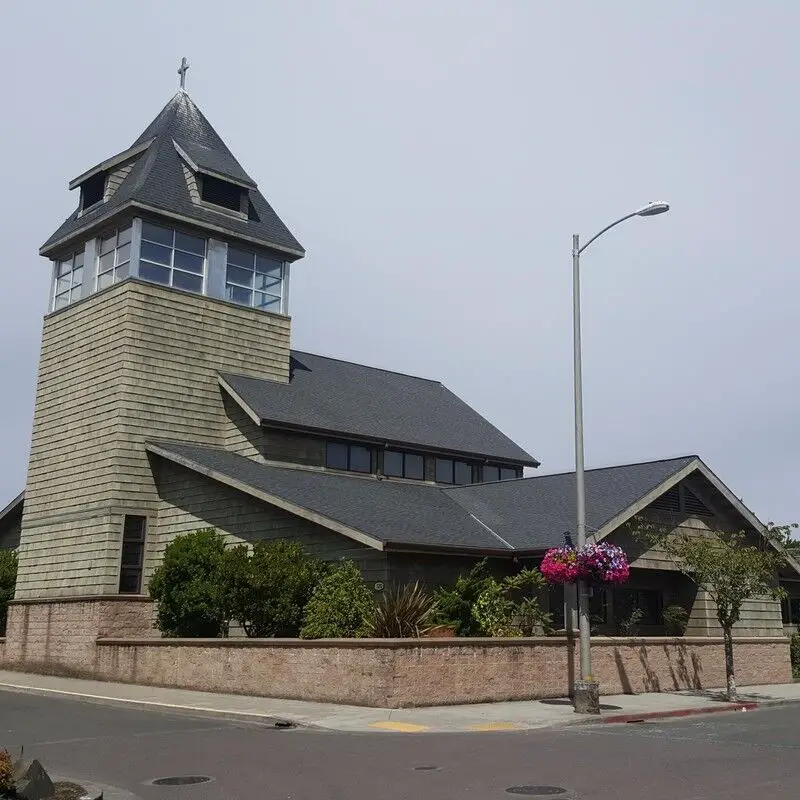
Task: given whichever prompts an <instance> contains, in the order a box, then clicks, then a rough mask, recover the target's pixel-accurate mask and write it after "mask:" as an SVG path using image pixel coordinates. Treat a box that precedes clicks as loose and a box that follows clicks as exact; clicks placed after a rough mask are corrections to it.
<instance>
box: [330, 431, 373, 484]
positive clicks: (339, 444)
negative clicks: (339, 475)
mask: <svg viewBox="0 0 800 800" xmlns="http://www.w3.org/2000/svg"><path fill="white" fill-rule="evenodd" d="M331 447H344V448H345V449H346V452H347V462H346V463H347V466H346V467H340V466H331V464H330V448H331ZM353 448H358V449H359V450H366V451H367V452H368V453H369V469H368V470H362V469H354V468H353V454H352V451H353ZM375 465H376V453H375V448H374V447H370V446H369V445H368V444H361V443H359V442H337V441H335V440H333V439H328V440H327V441H326V442H325V469H335V470H338V471H339V472H355V473H356V474H357V475H372V474H374V472H375Z"/></svg>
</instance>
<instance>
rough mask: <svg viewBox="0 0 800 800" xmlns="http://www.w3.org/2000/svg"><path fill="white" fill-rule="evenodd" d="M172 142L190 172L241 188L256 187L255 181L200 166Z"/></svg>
mask: <svg viewBox="0 0 800 800" xmlns="http://www.w3.org/2000/svg"><path fill="white" fill-rule="evenodd" d="M172 144H173V145H174V146H175V151H176V152H177V154H178V155H179V156H180V157H181V158H182V159H183V160H184V161H185V162H186V164H187V165H188V166H189V168H190V169H191V170H192V172H201V173H202V174H203V175H210V176H211V177H212V178H217V179H219V180H223V181H227V182H228V183H233V184H235V185H236V186H240V187H241V188H242V189H257V188H258V186H257V184H256V182H255V181H253V180H250V179H249V178H248V180H244V179H242V178H239V177H236V176H235V175H229V174H228V173H226V172H216V171H215V170H213V169H209V168H208V167H203V166H200V165H199V164H198V163H197V162H196V161H195V160H194V159H193V158H192V157H191V156H190V155H189V154H188V153H187V152H186V151H185V150H184V149H183V148H182V147H181V146H180V145H179V144H178V143H177V142H176V141H175V140H174V139H173V140H172Z"/></svg>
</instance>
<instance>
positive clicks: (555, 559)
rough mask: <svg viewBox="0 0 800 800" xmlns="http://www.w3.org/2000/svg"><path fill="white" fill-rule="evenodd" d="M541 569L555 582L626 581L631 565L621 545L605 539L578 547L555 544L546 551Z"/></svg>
mask: <svg viewBox="0 0 800 800" xmlns="http://www.w3.org/2000/svg"><path fill="white" fill-rule="evenodd" d="M539 570H540V572H541V573H542V575H544V577H545V578H547V580H549V581H550V582H551V583H573V582H574V581H577V580H588V581H590V582H592V583H623V582H624V581H626V580H628V577H629V575H630V567H629V565H628V558H627V556H626V555H625V552H624V551H623V550H622V548H621V547H617V546H616V545H613V544H607V543H605V542H601V543H600V544H587V545H586V546H585V547H583V548H581V549H580V550H577V549H576V548H574V547H554V548H552V549H550V550H548V551H547V552H546V553H545V556H544V559H543V560H542V563H541V565H540V566H539Z"/></svg>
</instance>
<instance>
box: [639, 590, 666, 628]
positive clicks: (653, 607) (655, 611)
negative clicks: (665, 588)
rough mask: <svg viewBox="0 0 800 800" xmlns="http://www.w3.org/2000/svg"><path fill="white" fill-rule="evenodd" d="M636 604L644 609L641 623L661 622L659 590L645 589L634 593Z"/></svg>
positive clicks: (658, 623)
mask: <svg viewBox="0 0 800 800" xmlns="http://www.w3.org/2000/svg"><path fill="white" fill-rule="evenodd" d="M636 595H637V597H636V605H637V607H638V608H641V609H642V611H644V616H643V617H642V625H660V624H661V592H658V591H655V590H653V589H647V590H644V591H640V592H637V593H636Z"/></svg>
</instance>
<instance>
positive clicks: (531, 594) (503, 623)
mask: <svg viewBox="0 0 800 800" xmlns="http://www.w3.org/2000/svg"><path fill="white" fill-rule="evenodd" d="M546 585H547V581H546V580H545V578H544V576H543V575H542V574H541V573H540V572H539V570H538V569H531V568H528V567H525V568H524V569H522V570H520V571H519V572H518V573H517V574H516V575H509V576H508V577H506V578H504V579H503V581H502V582H499V581H496V580H494V578H489V579H488V580H487V581H486V583H485V587H484V589H483V591H482V592H481V593H480V595H478V598H477V599H476V601H475V604H474V605H473V608H472V615H473V617H474V618H475V620H476V621H477V622H478V624H479V625H480V627H481V629H482V633H485V634H488V635H489V636H531V635H532V634H533V633H534V632H535V631H536V630H538V629H540V628H541V629H548V628H549V627H550V624H551V621H552V617H551V616H550V614H547V613H546V612H544V611H543V610H542V608H541V606H540V604H539V598H538V597H537V595H536V590H538V589H541V588H542V587H544V586H546ZM520 595H522V596H521V597H520Z"/></svg>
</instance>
